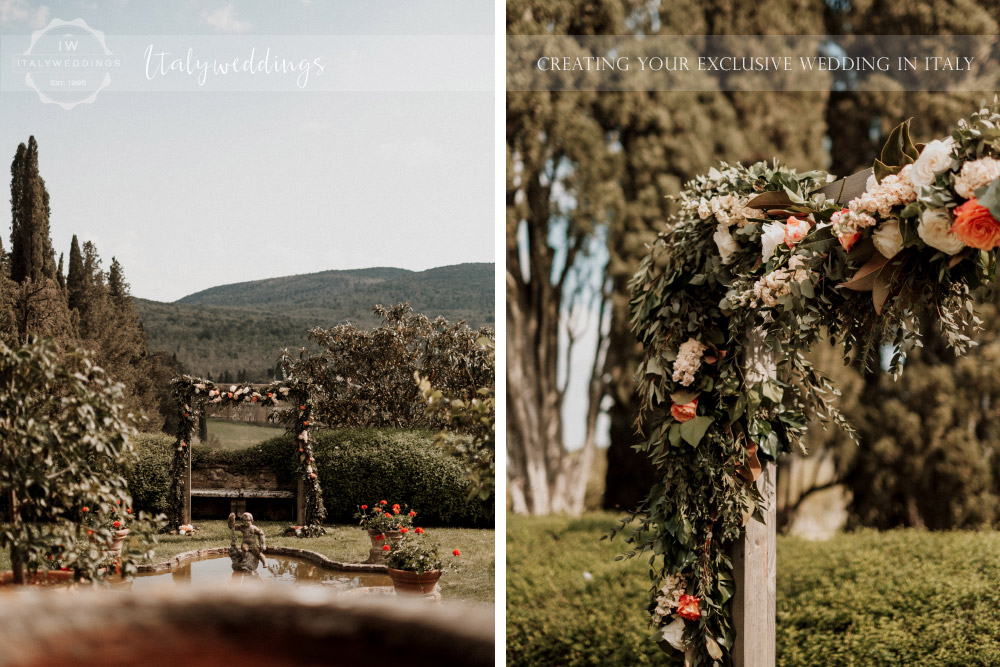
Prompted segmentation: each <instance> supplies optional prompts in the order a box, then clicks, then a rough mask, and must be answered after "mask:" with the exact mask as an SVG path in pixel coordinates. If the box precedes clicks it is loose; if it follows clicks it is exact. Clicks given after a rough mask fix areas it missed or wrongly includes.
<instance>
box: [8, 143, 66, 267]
mask: <svg viewBox="0 0 1000 667" xmlns="http://www.w3.org/2000/svg"><path fill="white" fill-rule="evenodd" d="M10 175H11V180H10V210H11V232H10V245H11V250H10V277H11V279H12V280H13V281H14V282H17V283H23V282H24V281H25V280H26V279H31V281H32V282H34V283H42V282H44V280H45V279H46V278H52V279H55V275H56V265H55V254H54V252H53V250H52V240H51V238H50V237H49V213H50V211H49V193H48V192H47V191H46V189H45V181H44V180H42V177H41V175H40V174H39V173H38V144H37V143H36V142H35V138H34V137H30V138H29V139H28V145H27V146H25V145H24V144H20V145H19V146H18V147H17V153H16V154H15V155H14V161H13V162H12V163H11V166H10Z"/></svg>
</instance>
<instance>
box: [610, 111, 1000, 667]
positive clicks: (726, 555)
mask: <svg viewBox="0 0 1000 667" xmlns="http://www.w3.org/2000/svg"><path fill="white" fill-rule="evenodd" d="M983 106H984V108H982V109H979V110H978V111H976V112H975V113H973V114H972V115H971V116H970V117H968V118H966V119H963V120H961V121H959V123H958V125H957V126H956V127H955V129H954V130H953V131H952V132H951V134H950V136H948V137H946V138H943V139H939V140H934V141H931V142H929V143H927V144H926V145H914V143H913V142H912V141H911V139H910V132H909V121H907V122H905V123H903V124H902V125H900V126H899V127H897V128H896V129H895V130H893V132H892V133H891V134H890V136H889V139H888V142H887V143H886V145H885V147H884V148H883V150H882V153H881V156H880V158H879V159H878V160H876V161H875V164H874V166H873V167H872V169H869V170H867V171H865V172H862V173H861V174H855V175H854V176H851V177H848V178H846V179H842V180H840V181H836V182H832V183H831V181H833V177H831V176H830V175H828V174H826V173H825V172H821V171H813V172H806V173H796V172H795V171H794V170H791V169H787V168H785V167H784V166H782V165H780V164H778V163H777V162H775V163H772V164H768V163H763V162H761V163H757V164H754V165H752V166H749V167H744V166H742V165H739V164H737V165H735V166H729V165H726V164H723V165H721V166H720V167H719V168H713V169H712V170H710V171H709V173H708V174H707V175H705V176H700V177H698V178H696V179H695V180H693V181H691V182H690V183H688V184H686V187H685V189H684V190H683V191H682V192H681V193H680V195H679V196H678V204H679V212H678V213H677V215H676V216H675V217H674V218H673V219H672V220H671V221H670V222H669V224H668V228H667V230H666V231H664V232H663V233H661V234H660V236H659V238H658V240H657V241H656V243H655V244H654V245H653V246H652V247H651V249H650V252H649V254H648V255H647V256H646V257H645V258H644V259H643V261H642V263H641V265H640V267H639V270H638V272H637V273H636V275H635V277H634V278H633V280H632V283H631V285H630V286H631V290H632V294H631V302H630V306H631V326H632V329H633V331H634V332H635V333H636V335H637V336H638V338H639V340H640V341H641V343H642V346H643V357H642V360H641V362H640V364H639V367H638V369H637V372H636V376H637V381H638V393H639V398H640V403H641V408H640V417H639V423H640V425H641V426H642V428H643V434H644V437H645V440H644V442H642V443H641V444H640V448H641V449H642V450H643V451H644V452H646V454H647V455H648V456H649V457H650V459H651V460H652V462H653V463H654V465H655V466H656V468H657V471H658V481H657V482H656V483H655V484H654V486H653V487H652V488H651V489H650V491H649V494H648V496H647V498H646V500H645V501H644V502H643V503H642V504H641V505H640V506H639V508H638V509H636V510H635V511H634V512H633V513H631V514H630V515H629V516H627V517H626V518H625V519H623V522H622V526H621V527H620V528H619V529H617V531H616V532H619V531H620V532H622V533H624V534H626V535H627V536H628V537H627V539H628V541H629V543H630V544H631V545H632V548H633V551H632V553H631V554H630V556H637V555H640V554H643V553H646V552H651V554H652V555H651V556H650V559H649V562H650V578H651V580H652V587H651V596H650V603H649V606H648V607H647V610H648V612H649V613H650V615H651V623H652V626H653V632H652V635H651V639H652V640H653V641H656V642H658V643H659V645H660V646H661V647H662V648H663V649H664V650H665V651H667V652H668V653H670V654H672V655H673V656H674V658H675V661H677V662H678V663H679V662H681V661H682V660H683V664H684V665H685V666H686V667H687V666H692V667H696V666H698V665H723V664H727V663H728V661H729V660H732V661H733V662H734V663H735V664H737V665H767V664H772V665H773V664H774V662H775V645H774V642H775V631H774V629H775V606H774V593H775V552H774V549H775V546H774V545H775V542H774V525H775V512H774V497H775V494H774V475H775V467H774V466H775V463H774V461H775V459H776V458H777V456H778V455H779V454H780V453H782V452H788V451H793V450H795V449H798V448H799V447H801V444H800V442H801V438H802V436H803V435H804V433H805V430H806V424H807V422H808V421H809V419H811V418H813V417H817V418H819V419H821V420H823V421H825V422H832V423H834V424H837V425H839V426H840V427H842V428H844V429H846V430H847V431H848V433H850V434H852V436H853V430H852V429H851V427H850V424H849V422H848V420H847V419H846V418H845V417H844V416H842V415H841V414H840V413H839V412H838V411H837V409H836V407H835V406H834V405H833V404H832V403H831V402H830V401H831V399H832V398H833V397H835V396H836V395H837V391H836V388H835V387H833V386H832V385H831V383H830V382H829V381H828V380H827V379H826V378H825V377H823V376H822V375H821V374H820V373H819V372H817V371H816V369H814V368H813V367H812V365H811V364H810V363H809V361H808V360H807V358H806V356H805V352H806V351H807V350H808V349H809V348H810V346H812V345H813V344H814V343H816V342H817V341H818V340H821V339H823V340H829V341H830V342H831V343H842V344H843V345H844V349H845V355H846V359H845V360H848V361H849V360H854V361H855V362H857V363H860V364H864V365H867V366H869V367H872V366H873V365H874V364H878V363H881V355H882V352H883V351H884V350H885V349H886V348H887V347H888V348H891V350H892V354H891V358H890V359H889V360H888V362H887V364H886V366H887V370H888V371H889V372H891V373H892V374H893V375H898V373H900V372H901V371H902V367H903V362H904V359H905V355H906V352H907V350H908V349H910V348H911V347H912V346H913V345H914V344H915V343H916V342H917V336H918V335H919V333H920V330H919V327H920V322H921V318H922V317H923V318H927V317H929V318H933V319H935V320H936V321H937V322H938V323H939V325H940V328H941V330H942V332H943V335H944V338H945V341H946V343H947V344H948V345H949V346H950V347H951V348H953V349H954V350H955V351H956V352H957V353H962V352H963V351H964V350H966V349H967V347H968V346H969V345H970V344H971V341H970V338H969V337H968V333H969V330H970V329H972V328H974V327H975V326H976V325H977V324H978V319H977V318H976V316H975V312H974V299H973V294H972V292H973V290H976V289H977V288H980V287H983V286H987V285H991V284H992V283H993V282H994V280H995V275H996V267H997V254H998V252H997V248H998V247H1000V159H998V158H1000V101H998V100H994V102H993V104H992V105H989V106H986V105H983Z"/></svg>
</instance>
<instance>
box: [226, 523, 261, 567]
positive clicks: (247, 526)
mask: <svg viewBox="0 0 1000 667" xmlns="http://www.w3.org/2000/svg"><path fill="white" fill-rule="evenodd" d="M240 520H241V524H240V531H241V532H242V533H243V543H242V544H241V545H240V546H239V548H237V547H236V514H234V513H232V512H230V514H229V530H230V531H232V534H233V540H232V542H231V543H230V545H229V557H230V558H231V559H232V560H233V571H234V572H256V571H257V566H258V565H260V564H261V563H264V564H265V565H266V564H267V563H266V561H265V560H264V552H265V551H266V550H267V540H266V539H265V538H264V531H263V530H261V529H260V528H258V527H257V526H255V525H253V515H252V514H250V512H244V513H243V514H242V515H241V517H240Z"/></svg>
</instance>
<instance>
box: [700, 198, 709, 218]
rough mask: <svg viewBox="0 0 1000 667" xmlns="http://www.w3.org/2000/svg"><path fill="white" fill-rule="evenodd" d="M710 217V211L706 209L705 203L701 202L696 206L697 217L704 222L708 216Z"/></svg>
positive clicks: (706, 203)
mask: <svg viewBox="0 0 1000 667" xmlns="http://www.w3.org/2000/svg"><path fill="white" fill-rule="evenodd" d="M710 215H712V209H711V208H709V207H708V202H707V201H702V202H701V203H700V204H698V217H699V218H701V219H702V220H704V219H705V218H707V217H708V216H710Z"/></svg>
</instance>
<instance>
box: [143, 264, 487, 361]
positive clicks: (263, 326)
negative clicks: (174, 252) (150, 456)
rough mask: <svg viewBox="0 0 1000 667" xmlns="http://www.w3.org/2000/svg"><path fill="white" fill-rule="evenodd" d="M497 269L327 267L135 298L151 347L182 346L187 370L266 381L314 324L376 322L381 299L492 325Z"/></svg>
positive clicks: (180, 350) (179, 355)
mask: <svg viewBox="0 0 1000 667" xmlns="http://www.w3.org/2000/svg"><path fill="white" fill-rule="evenodd" d="M493 271H494V265H493V264H458V265H455V266H444V267H440V268H436V269H429V270H427V271H407V270H406V269H394V268H372V269H357V270H351V271H323V272H321V273H310V274H304V275H298V276H287V277H282V278H268V279H266V280H254V281H251V282H245V283H236V284H233V285H221V286H219V287H212V288H210V289H207V290H203V291H201V292H197V293H195V294H191V295H188V296H186V297H184V298H182V299H179V300H177V301H175V302H173V303H161V302H158V301H148V300H146V299H136V306H137V307H138V309H139V313H140V316H141V318H142V324H143V327H144V328H145V330H146V333H147V334H148V336H149V346H150V349H151V350H163V351H166V352H168V353H173V354H176V355H177V358H178V360H179V361H180V362H181V363H183V364H184V367H185V370H186V371H187V372H190V373H193V374H196V375H201V376H207V375H211V376H212V378H213V379H219V378H221V377H222V376H223V375H224V374H225V373H228V374H229V375H231V376H232V378H233V379H236V378H237V377H239V376H240V374H241V373H245V374H246V375H247V377H248V379H250V380H255V381H265V380H269V379H271V378H272V376H273V369H274V367H275V364H276V362H277V358H278V354H279V352H280V350H281V349H282V348H285V347H288V348H299V347H303V346H306V345H308V341H307V338H306V333H307V332H308V330H309V329H311V328H313V327H317V326H318V327H331V326H334V325H336V324H343V323H345V322H353V323H355V324H358V325H359V326H372V325H374V324H375V318H374V317H373V316H372V314H371V308H372V306H374V305H376V304H382V305H391V304H394V303H398V302H400V301H409V302H410V305H411V306H413V310H414V311H415V312H418V313H423V314H424V315H426V316H428V317H431V318H434V317H437V316H439V315H440V316H442V317H444V318H446V319H448V320H449V321H452V322H455V321H459V320H465V321H466V322H468V323H469V325H470V326H473V327H479V326H483V325H490V326H492V325H493V323H494V317H493V303H494V301H493V299H494V296H493V295H494V273H493Z"/></svg>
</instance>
